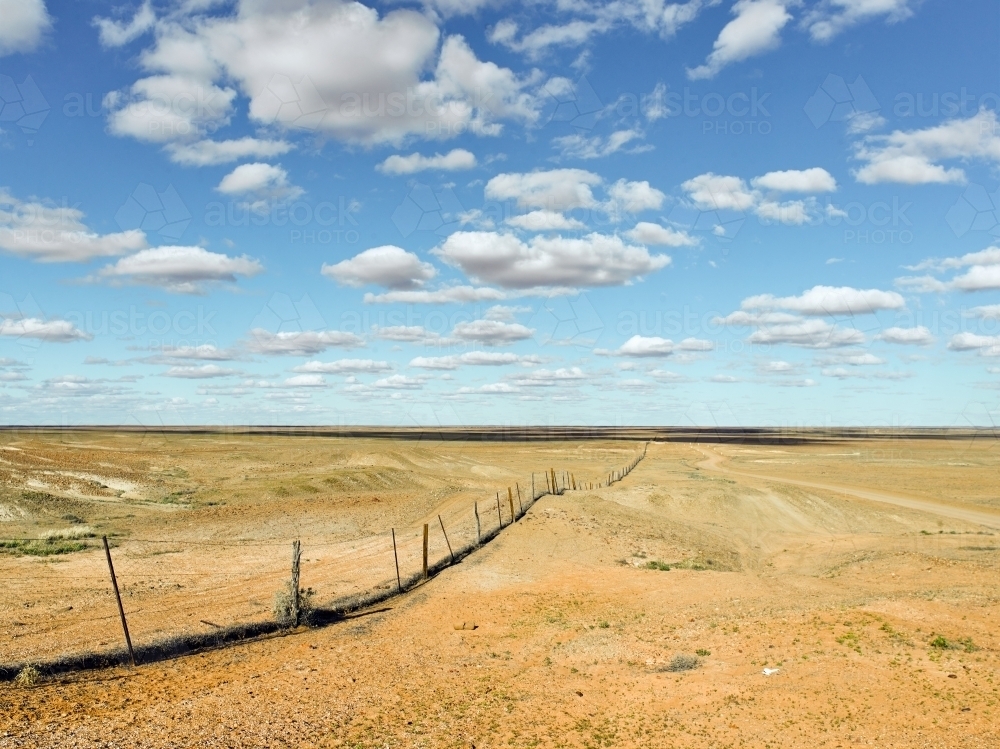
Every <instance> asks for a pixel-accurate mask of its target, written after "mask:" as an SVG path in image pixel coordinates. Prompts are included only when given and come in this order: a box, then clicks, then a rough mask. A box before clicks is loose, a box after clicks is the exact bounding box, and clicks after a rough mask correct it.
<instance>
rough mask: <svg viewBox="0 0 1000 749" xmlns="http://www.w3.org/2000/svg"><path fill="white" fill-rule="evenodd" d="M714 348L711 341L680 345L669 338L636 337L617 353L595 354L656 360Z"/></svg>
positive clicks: (687, 342) (619, 348)
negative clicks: (655, 358) (683, 352)
mask: <svg viewBox="0 0 1000 749" xmlns="http://www.w3.org/2000/svg"><path fill="white" fill-rule="evenodd" d="M713 348H714V345H713V344H712V342H711V341H705V340H701V339H698V338H685V339H684V340H683V341H681V342H680V343H674V342H673V341H672V340H670V339H669V338H660V337H659V336H641V335H634V336H632V337H631V338H629V339H628V340H627V341H625V343H623V344H622V345H621V346H619V347H618V349H616V350H615V351H605V350H604V349H598V350H597V351H595V353H598V354H603V355H611V356H629V357H636V358H654V357H664V356H670V355H672V354H673V353H674V352H676V351H711V350H712V349H713Z"/></svg>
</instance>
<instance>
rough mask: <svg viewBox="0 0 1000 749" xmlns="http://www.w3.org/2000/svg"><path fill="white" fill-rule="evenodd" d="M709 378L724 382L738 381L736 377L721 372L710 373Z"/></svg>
mask: <svg viewBox="0 0 1000 749" xmlns="http://www.w3.org/2000/svg"><path fill="white" fill-rule="evenodd" d="M709 380H710V381H711V382H720V383H724V384H731V383H734V382H739V381H740V380H739V378H738V377H733V376H732V375H723V374H717V375H712V376H711V377H709Z"/></svg>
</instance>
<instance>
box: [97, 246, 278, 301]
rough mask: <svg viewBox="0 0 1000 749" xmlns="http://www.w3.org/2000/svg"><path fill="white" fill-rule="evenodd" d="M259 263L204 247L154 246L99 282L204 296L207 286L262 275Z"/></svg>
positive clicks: (105, 272) (111, 270) (114, 267)
mask: <svg viewBox="0 0 1000 749" xmlns="http://www.w3.org/2000/svg"><path fill="white" fill-rule="evenodd" d="M263 270H264V266H263V265H261V264H260V262H259V261H258V260H255V259H254V258H251V257H247V256H246V255H241V256H240V257H230V256H229V255H223V254H221V253H217V252H209V251H208V250H206V249H204V248H202V247H172V246H167V247H155V248H153V249H149V250H143V251H141V252H137V253H136V254H134V255H130V256H128V257H124V258H122V259H121V260H119V261H118V262H116V263H115V264H113V265H108V266H105V267H104V268H102V269H101V270H100V271H98V273H97V278H98V279H104V280H107V281H109V282H111V283H122V282H125V283H134V284H140V285H143V286H159V287H160V288H163V289H166V290H167V291H172V292H174V293H178V294H201V293H204V290H205V284H206V283H220V282H227V283H235V282H236V279H237V277H243V278H252V277H253V276H256V275H257V274H259V273H261V272H263Z"/></svg>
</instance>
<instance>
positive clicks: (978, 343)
mask: <svg viewBox="0 0 1000 749" xmlns="http://www.w3.org/2000/svg"><path fill="white" fill-rule="evenodd" d="M948 348H949V349H951V350H952V351H978V352H979V355H980V356H1000V336H995V335H979V334H978V333H968V332H966V333H957V334H956V335H953V336H952V337H951V340H950V341H948Z"/></svg>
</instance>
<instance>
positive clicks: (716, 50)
mask: <svg viewBox="0 0 1000 749" xmlns="http://www.w3.org/2000/svg"><path fill="white" fill-rule="evenodd" d="M789 4H791V2H790V0H737V2H736V3H734V4H733V8H732V12H733V13H734V14H735V15H736V18H734V19H733V20H732V21H730V22H729V23H728V24H726V26H725V27H724V28H723V29H722V31H720V32H719V36H718V38H717V39H716V40H715V44H714V45H713V50H712V53H711V54H710V55H709V56H708V58H707V59H706V60H705V64H704V65H700V66H698V67H697V68H689V69H688V71H687V72H688V78H691V79H692V80H698V79H701V78H713V77H715V75H716V74H717V73H718V72H719V71H720V70H722V69H723V68H724V67H725V66H726V65H729V64H730V63H733V62H739V61H741V60H745V59H747V58H748V57H753V56H754V55H758V54H760V53H762V52H766V51H768V50H771V49H774V48H776V47H777V46H778V45H779V44H781V36H780V34H781V30H782V29H783V28H784V27H785V24H787V23H788V22H789V21H790V20H791V19H792V16H791V14H790V13H789V12H788V10H787V8H786V6H787V5H789Z"/></svg>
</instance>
